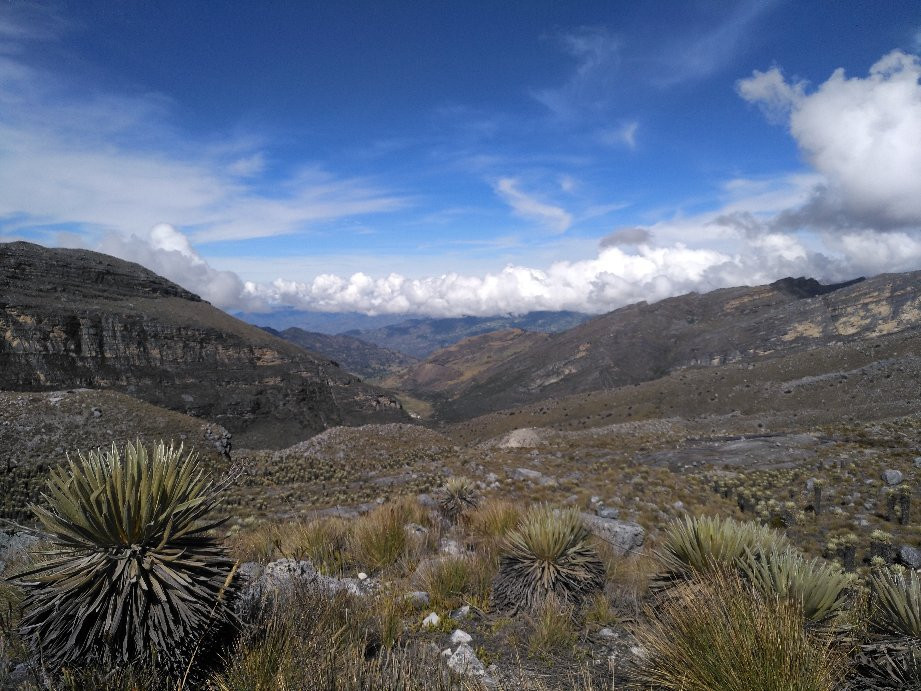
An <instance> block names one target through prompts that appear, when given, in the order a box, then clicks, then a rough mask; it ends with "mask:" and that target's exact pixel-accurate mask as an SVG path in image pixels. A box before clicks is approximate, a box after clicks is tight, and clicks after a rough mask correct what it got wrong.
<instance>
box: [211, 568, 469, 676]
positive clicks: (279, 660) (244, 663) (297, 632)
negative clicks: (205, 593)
mask: <svg viewBox="0 0 921 691" xmlns="http://www.w3.org/2000/svg"><path fill="white" fill-rule="evenodd" d="M394 622H396V623H394ZM398 622H399V618H398V617H394V616H391V614H390V606H388V605H386V604H384V606H381V603H379V602H376V601H371V602H365V601H363V600H362V599H360V598H354V597H352V596H349V595H347V594H344V593H339V594H337V595H335V596H333V597H330V596H328V595H323V594H321V593H317V592H316V591H315V590H313V589H311V588H310V587H309V586H307V585H305V586H303V587H298V588H296V589H295V591H294V592H293V593H292V599H291V600H289V601H288V602H287V603H286V604H285V605H284V606H277V605H272V606H268V607H267V608H266V609H264V610H262V611H261V612H260V613H259V614H258V615H257V617H256V619H255V620H254V621H252V622H249V623H250V626H249V627H248V629H247V631H248V633H247V635H245V636H242V637H241V639H240V640H239V641H238V644H237V646H236V648H235V650H234V651H233V653H232V654H231V655H230V656H228V659H227V665H226V667H225V669H224V670H222V671H221V673H220V674H217V675H215V676H214V677H213V678H212V679H211V681H210V684H209V688H211V689H214V690H215V691H276V690H277V689H316V690H317V691H338V690H339V689H364V690H367V691H390V690H391V689H406V690H407V691H448V689H452V688H456V686H455V685H453V684H452V683H451V680H450V679H449V678H448V677H447V676H446V675H445V674H443V673H442V672H441V671H440V670H442V669H443V665H440V664H439V661H438V660H437V652H429V651H428V650H427V649H425V648H424V647H422V646H420V647H418V648H417V647H412V646H408V647H404V646H399V645H395V643H396V639H397V638H398V637H399V635H400V633H401V631H400V629H399V627H398V625H397V624H398Z"/></svg>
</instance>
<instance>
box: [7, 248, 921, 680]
mask: <svg viewBox="0 0 921 691" xmlns="http://www.w3.org/2000/svg"><path fill="white" fill-rule="evenodd" d="M919 277H921V274H919V273H902V274H885V275H880V276H871V277H867V278H866V279H856V280H854V281H849V282H847V283H842V284H837V285H821V284H819V283H818V282H816V281H813V280H808V279H805V278H798V279H797V278H789V279H783V280H781V281H777V282H775V283H772V284H770V285H764V286H756V287H737V288H730V289H723V290H718V291H714V292H711V293H706V294H697V293H692V294H688V295H684V296H680V297H675V298H669V299H666V300H662V301H660V302H656V303H652V304H646V303H639V304H635V305H630V306H628V307H624V308H621V309H619V310H615V311H613V312H610V313H608V314H603V315H600V316H596V317H593V318H591V319H587V320H586V319H585V318H584V315H578V314H574V313H535V314H532V315H526V316H522V317H520V318H517V319H509V318H505V317H502V318H497V319H495V320H490V319H479V318H478V319H470V320H456V321H453V322H451V323H447V322H448V321H450V320H424V319H413V320H412V321H404V322H402V323H400V324H389V325H384V326H380V327H378V328H377V329H376V330H374V331H373V332H372V331H368V332H365V331H361V332H349V333H345V334H338V335H329V334H318V333H310V332H308V330H305V329H298V328H293V327H292V328H286V329H285V330H283V331H277V332H276V331H272V330H270V329H260V328H257V326H255V325H251V324H247V323H245V322H243V321H240V320H238V319H235V318H233V317H231V316H229V315H227V314H225V313H223V312H221V311H220V310H218V309H216V308H214V307H212V306H211V305H209V304H208V303H207V302H205V301H203V300H202V299H201V298H199V297H198V296H196V295H194V294H192V293H190V292H188V291H186V290H184V289H183V288H181V287H179V286H177V285H175V284H173V283H171V282H169V281H167V280H166V279H163V278H161V277H159V276H157V275H156V274H154V273H152V272H150V271H148V270H147V269H144V268H143V267H141V266H139V265H137V264H130V263H128V262H124V261H121V260H118V259H115V258H113V257H109V256H106V255H102V254H97V253H93V252H86V251H77V250H51V249H47V248H44V247H40V246H37V245H32V244H28V243H19V242H18V243H11V244H5V245H0V450H2V455H0V490H2V493H0V516H2V517H3V521H4V522H3V524H2V526H0V577H2V580H0V688H12V689H46V688H51V689H84V688H99V689H113V690H114V689H193V688H194V689H234V690H240V691H242V690H244V689H246V690H249V689H258V690H262V689H266V690H268V689H330V690H332V689H380V690H381V691H384V690H385V689H386V690H389V689H420V690H421V689H483V688H487V689H493V688H495V689H509V690H511V689H586V690H587V689H592V690H596V689H620V688H635V689H673V690H675V691H678V690H679V689H681V690H700V691H710V690H715V691H722V690H727V691H729V690H733V691H745V690H752V689H765V690H775V689H776V690H777V691H782V690H788V689H796V690H803V691H807V690H808V691H812V690H815V691H832V690H837V689H846V690H851V689H855V690H856V689H911V688H916V689H917V688H921V577H919V569H921V396H919V392H918V386H917V383H918V380H919V374H921V359H919V355H918V353H919V352H921V347H919V346H921V283H919Z"/></svg>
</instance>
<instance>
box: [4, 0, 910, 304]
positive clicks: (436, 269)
mask: <svg viewBox="0 0 921 691" xmlns="http://www.w3.org/2000/svg"><path fill="white" fill-rule="evenodd" d="M919 50H921V5H919V4H918V3H917V2H886V3H865V2H834V3H829V2H780V1H773V2H772V1H762V2H737V3H731V2H645V3H611V2H598V3H592V2H582V3H564V2H549V1H548V2H538V1H532V2H528V3H512V2H495V1H493V2H464V3H422V2H345V1H343V2H334V3H307V2H303V3H281V2H264V3H263V2H258V3H257V2H239V3H229V2H228V3H182V2H140V1H131V0H128V1H124V2H113V1H111V0H110V1H108V2H94V1H87V2H80V3H76V2H59V3H55V2H40V3H32V2H22V1H20V0H7V1H6V2H4V3H3V4H2V5H0V240H12V239H28V240H32V241H36V242H40V243H42V244H46V245H57V246H80V247H88V248H93V249H99V250H102V251H106V252H110V253H112V254H116V255H118V256H122V257H124V258H127V259H132V260H135V261H140V262H141V263H143V264H145V265H147V266H149V267H150V268H152V269H154V270H156V271H158V272H160V273H163V274H165V275H167V276H169V277H170V278H173V279H174V280H176V281H178V282H180V283H182V284H183V285H186V286H187V287H189V288H190V289H193V290H196V291H197V292H199V293H201V294H202V295H203V296H205V297H206V298H207V299H210V300H212V301H213V302H214V303H215V304H218V305H219V306H222V307H225V308H229V309H234V308H239V309H269V308H271V307H272V306H274V305H282V304H283V305H291V306H295V307H299V308H303V309H320V310H328V311H339V310H359V311H365V312H371V313H387V312H415V313H423V314H433V315H456V314H467V313H472V314H491V313H496V312H505V311H515V312H521V311H527V310H529V309H558V308H568V309H583V310H588V311H592V312H600V311H605V310H607V309H613V308H615V307H618V306H620V305H623V304H627V303H629V302H632V301H635V300H639V299H649V300H652V299H659V298H662V297H665V296H667V295H672V294H677V293H681V292H687V291H689V290H709V289H712V288H716V287H720V286H724V285H735V284H739V283H758V282H765V281H770V280H774V279H775V278H778V277H781V276H783V275H788V274H796V275H800V274H810V275H815V276H819V277H821V278H826V279H838V278H848V277H851V276H853V275H858V274H868V273H879V272H881V271H888V270H893V271H895V270H908V269H916V268H921V232H919V229H921V201H919V200H921V182H919V181H921V86H919V83H918V78H919V75H921V65H919V61H918V57H917V55H918V53H919Z"/></svg>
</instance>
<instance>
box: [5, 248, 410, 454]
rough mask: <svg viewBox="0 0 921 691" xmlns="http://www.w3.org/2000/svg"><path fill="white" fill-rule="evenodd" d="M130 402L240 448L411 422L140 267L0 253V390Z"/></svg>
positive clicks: (370, 393)
mask: <svg viewBox="0 0 921 691" xmlns="http://www.w3.org/2000/svg"><path fill="white" fill-rule="evenodd" d="M73 387H88V388H106V389H115V390H118V391H121V392H124V393H129V394H131V395H133V396H136V397H138V398H140V399H142V400H145V401H148V402H150V403H154V404H156V405H160V406H163V407H166V408H170V409H172V410H177V411H180V412H183V413H188V414H192V415H195V416H198V417H203V418H207V419H209V420H213V421H215V422H217V423H219V424H220V425H222V426H224V427H225V428H227V429H228V430H230V432H231V433H233V434H234V435H235V442H236V444H237V445H238V446H250V447H267V448H275V447H283V446H289V445H291V444H293V443H295V442H297V441H299V440H303V439H305V438H307V437H310V436H312V435H313V434H316V433H318V432H320V431H322V430H324V429H326V428H327V427H330V426H334V425H343V424H346V425H347V424H365V423H369V422H390V421H405V420H407V419H408V418H407V416H406V415H405V413H404V412H403V411H402V409H401V408H400V406H399V404H398V403H397V402H396V400H395V399H393V398H392V397H391V396H390V395H389V394H388V393H387V392H385V391H383V390H381V389H376V388H374V387H370V386H367V385H365V384H363V383H362V382H361V381H360V380H359V379H357V378H356V377H354V376H352V375H349V374H346V373H344V372H342V371H341V370H340V369H339V368H338V367H337V366H335V364H334V363H331V362H330V361H328V360H324V359H321V358H318V357H315V356H313V355H311V354H310V353H307V352H306V351H305V350H303V349H302V348H299V347H297V346H295V345H293V344H291V343H288V342H286V341H284V340H282V339H279V338H276V337H274V336H272V335H270V334H268V333H265V332H264V331H262V330H260V329H258V328H256V327H253V326H250V325H248V324H244V323H243V322H241V321H239V320H237V319H234V318H233V317H230V316H229V315H227V314H225V313H223V312H221V311H220V310H217V309H215V308H214V307H212V306H211V305H209V304H208V303H206V302H204V301H202V300H201V299H200V298H199V297H198V296H196V295H193V294H192V293H189V292H188V291H186V290H184V289H183V288H181V287H179V286H177V285H175V284H173V283H171V282H169V281H167V280H166V279H164V278H162V277H160V276H157V275H156V274H154V273H152V272H150V271H148V270H146V269H144V268H143V267H141V266H139V265H137V264H131V263H129V262H124V261H121V260H118V259H115V258H114V257H109V256H106V255H102V254H98V253H95V252H87V251H81V250H62V249H48V248H44V247H40V246H38V245H33V244H29V243H22V242H18V243H10V244H2V245H0V389H7V390H15V391H29V390H53V389H63V388H73Z"/></svg>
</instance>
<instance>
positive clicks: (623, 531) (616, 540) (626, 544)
mask: <svg viewBox="0 0 921 691" xmlns="http://www.w3.org/2000/svg"><path fill="white" fill-rule="evenodd" d="M582 519H583V520H584V521H585V525H586V526H587V527H588V529H589V530H591V531H592V532H593V533H594V534H595V535H597V536H598V537H599V538H601V539H602V540H604V541H605V542H607V543H608V544H610V545H611V546H612V547H614V549H615V550H616V551H617V553H618V554H621V555H624V554H630V553H632V552H635V551H637V550H639V548H640V547H642V546H643V543H644V542H645V541H646V531H645V530H643V526H641V525H640V524H639V523H633V522H632V521H618V520H615V519H612V518H602V517H601V516H593V515H591V514H589V513H583V514H582Z"/></svg>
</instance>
